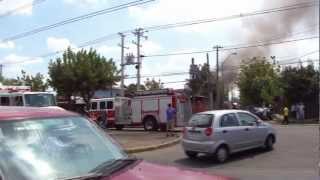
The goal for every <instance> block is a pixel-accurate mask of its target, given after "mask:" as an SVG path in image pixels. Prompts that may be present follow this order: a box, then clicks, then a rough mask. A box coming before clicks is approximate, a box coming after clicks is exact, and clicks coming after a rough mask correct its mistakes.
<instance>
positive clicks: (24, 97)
mask: <svg viewBox="0 0 320 180" xmlns="http://www.w3.org/2000/svg"><path fill="white" fill-rule="evenodd" d="M0 106H33V107H57V106H56V99H55V95H54V94H53V93H50V92H31V88H30V86H0Z"/></svg>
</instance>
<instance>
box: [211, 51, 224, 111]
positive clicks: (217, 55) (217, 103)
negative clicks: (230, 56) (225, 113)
mask: <svg viewBox="0 0 320 180" xmlns="http://www.w3.org/2000/svg"><path fill="white" fill-rule="evenodd" d="M213 48H214V49H216V63H217V64H216V68H217V69H216V109H219V108H220V85H219V49H220V48H222V47H221V46H219V45H217V46H214V47H213Z"/></svg>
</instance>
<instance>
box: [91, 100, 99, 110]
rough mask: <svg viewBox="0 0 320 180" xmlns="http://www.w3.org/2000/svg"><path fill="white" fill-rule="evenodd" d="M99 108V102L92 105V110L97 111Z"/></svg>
mask: <svg viewBox="0 0 320 180" xmlns="http://www.w3.org/2000/svg"><path fill="white" fill-rule="evenodd" d="M97 108H98V103H97V102H92V103H91V110H96V109H97Z"/></svg>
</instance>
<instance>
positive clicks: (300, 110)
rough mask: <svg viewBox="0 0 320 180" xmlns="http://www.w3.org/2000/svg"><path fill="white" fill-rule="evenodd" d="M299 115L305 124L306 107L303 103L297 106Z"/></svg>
mask: <svg viewBox="0 0 320 180" xmlns="http://www.w3.org/2000/svg"><path fill="white" fill-rule="evenodd" d="M297 113H298V114H299V119H298V120H299V121H300V122H303V121H304V105H303V103H302V102H300V103H299V105H297Z"/></svg>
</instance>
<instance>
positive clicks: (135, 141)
mask: <svg viewBox="0 0 320 180" xmlns="http://www.w3.org/2000/svg"><path fill="white" fill-rule="evenodd" d="M107 132H108V134H109V135H110V136H112V137H113V138H114V139H115V140H117V142H118V143H119V144H120V145H121V146H122V147H123V148H124V149H125V150H129V151H131V150H132V149H139V151H140V152H141V151H144V150H143V149H144V148H146V149H150V150H151V149H155V148H157V147H160V146H159V145H164V144H167V143H172V142H175V141H176V140H177V139H179V136H180V135H181V133H179V132H176V133H175V134H176V136H174V137H166V133H165V132H149V131H143V130H137V129H134V130H122V131H117V130H108V131H107Z"/></svg>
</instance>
